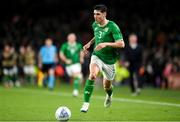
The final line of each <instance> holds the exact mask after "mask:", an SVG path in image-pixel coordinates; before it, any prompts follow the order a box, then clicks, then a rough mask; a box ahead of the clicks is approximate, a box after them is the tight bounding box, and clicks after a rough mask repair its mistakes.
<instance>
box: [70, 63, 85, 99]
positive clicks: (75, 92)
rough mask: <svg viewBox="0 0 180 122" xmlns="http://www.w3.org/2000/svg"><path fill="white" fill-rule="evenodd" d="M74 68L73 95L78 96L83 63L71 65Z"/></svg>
mask: <svg viewBox="0 0 180 122" xmlns="http://www.w3.org/2000/svg"><path fill="white" fill-rule="evenodd" d="M71 70H72V77H73V87H74V88H73V96H75V97H76V96H78V94H79V85H80V82H81V80H82V73H81V64H80V63H77V64H73V65H72V67H71Z"/></svg>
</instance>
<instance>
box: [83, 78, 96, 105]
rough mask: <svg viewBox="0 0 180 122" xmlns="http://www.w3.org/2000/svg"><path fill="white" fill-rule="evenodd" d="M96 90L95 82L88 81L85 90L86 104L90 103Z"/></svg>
mask: <svg viewBox="0 0 180 122" xmlns="http://www.w3.org/2000/svg"><path fill="white" fill-rule="evenodd" d="M93 88H94V80H89V79H88V80H86V85H85V88H84V102H89V101H90V97H91V94H92V92H93Z"/></svg>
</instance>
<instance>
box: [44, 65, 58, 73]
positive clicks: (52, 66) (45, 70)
mask: <svg viewBox="0 0 180 122" xmlns="http://www.w3.org/2000/svg"><path fill="white" fill-rule="evenodd" d="M55 66H56V65H55V63H50V64H43V66H42V72H44V73H47V72H48V71H49V70H50V69H54V68H55Z"/></svg>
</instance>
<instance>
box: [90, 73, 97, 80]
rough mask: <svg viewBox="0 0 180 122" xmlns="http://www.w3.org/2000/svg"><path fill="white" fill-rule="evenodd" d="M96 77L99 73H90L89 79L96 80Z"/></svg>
mask: <svg viewBox="0 0 180 122" xmlns="http://www.w3.org/2000/svg"><path fill="white" fill-rule="evenodd" d="M96 78H97V75H96V74H94V73H90V75H89V79H90V80H95V79H96Z"/></svg>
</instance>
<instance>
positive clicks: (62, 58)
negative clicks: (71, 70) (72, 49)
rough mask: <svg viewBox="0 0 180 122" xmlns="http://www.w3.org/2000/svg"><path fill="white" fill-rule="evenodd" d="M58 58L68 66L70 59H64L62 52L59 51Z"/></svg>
mask: <svg viewBox="0 0 180 122" xmlns="http://www.w3.org/2000/svg"><path fill="white" fill-rule="evenodd" d="M59 57H60V59H61V60H62V61H63V62H64V63H65V64H70V63H71V62H72V61H71V60H70V59H68V58H66V56H65V55H64V53H63V52H62V51H60V53H59Z"/></svg>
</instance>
